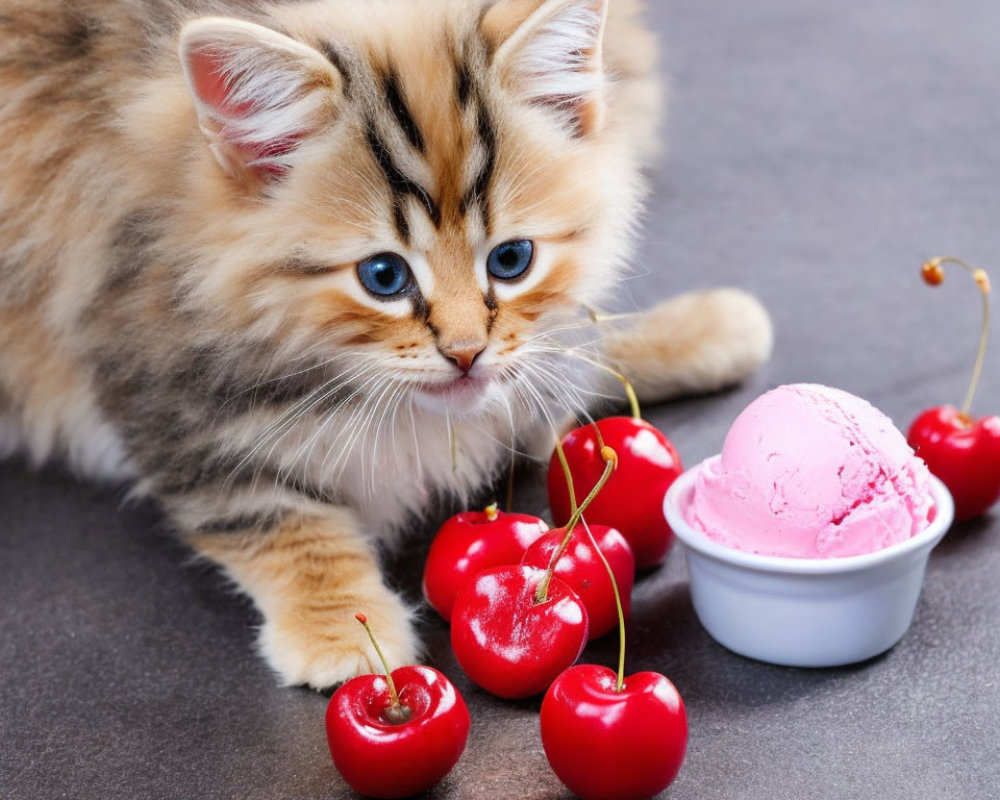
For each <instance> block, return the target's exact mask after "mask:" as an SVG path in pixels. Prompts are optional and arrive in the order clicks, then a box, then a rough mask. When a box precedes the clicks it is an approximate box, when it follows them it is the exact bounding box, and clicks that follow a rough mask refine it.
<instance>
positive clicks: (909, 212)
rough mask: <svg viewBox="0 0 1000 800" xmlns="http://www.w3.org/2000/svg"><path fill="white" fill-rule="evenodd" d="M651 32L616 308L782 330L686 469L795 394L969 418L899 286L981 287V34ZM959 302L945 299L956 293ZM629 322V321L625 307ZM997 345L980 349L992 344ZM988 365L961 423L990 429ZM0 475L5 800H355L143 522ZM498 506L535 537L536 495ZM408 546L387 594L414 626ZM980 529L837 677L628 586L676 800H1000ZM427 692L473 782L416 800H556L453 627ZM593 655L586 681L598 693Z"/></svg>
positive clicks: (996, 268) (936, 11)
mask: <svg viewBox="0 0 1000 800" xmlns="http://www.w3.org/2000/svg"><path fill="white" fill-rule="evenodd" d="M651 17H652V19H653V21H654V24H655V26H656V27H657V29H658V30H660V31H661V32H662V34H663V41H664V45H665V51H666V54H665V59H664V60H665V67H666V69H667V71H668V72H669V73H670V74H671V76H672V83H673V90H672V96H673V100H672V102H673V105H672V116H671V122H670V124H669V125H668V139H669V146H670V159H669V162H668V163H667V164H666V165H665V166H664V167H662V168H661V169H660V170H659V171H658V173H657V175H656V191H655V195H654V197H653V199H652V203H651V208H650V214H649V218H648V223H649V224H648V226H647V227H648V231H647V236H646V240H645V244H644V246H643V249H642V258H641V261H640V270H639V273H640V274H639V275H638V276H637V277H636V278H635V279H634V280H632V281H630V282H629V283H628V286H627V288H628V290H629V292H630V294H631V295H632V296H633V297H635V298H647V297H653V296H655V297H659V296H666V295H668V294H671V293H674V292H677V291H680V290H683V289H687V288H691V287H695V286H710V285H717V284H723V283H730V284H736V285H740V286H743V287H746V288H749V289H751V290H753V291H755V292H757V293H758V294H759V295H760V296H761V297H762V298H763V299H764V301H765V303H766V304H767V305H768V306H769V308H770V310H771V311H772V313H773V315H774V318H775V322H776V326H777V334H778V339H777V346H776V350H775V356H774V360H773V362H772V363H771V364H770V365H769V366H768V367H767V368H766V369H765V370H763V371H762V372H761V373H760V374H759V375H757V376H756V377H755V378H754V379H753V380H752V381H751V382H749V383H748V384H747V385H745V386H743V387H741V388H740V389H738V390H736V391H733V392H729V393H725V394H721V395H718V396H714V397H711V398H702V399H699V400H695V401H689V402H684V403H678V404H673V405H670V406H665V407H661V408H656V409H650V410H649V416H650V417H651V418H652V419H653V421H654V422H656V423H657V424H658V425H660V427H662V428H663V429H664V430H665V431H666V432H667V433H668V435H670V436H671V438H673V440H674V441H675V443H676V444H677V446H678V448H679V449H680V451H681V453H682V455H683V456H684V458H685V460H686V461H687V462H688V463H694V462H695V461H696V460H698V459H700V458H702V457H704V456H707V455H709V454H711V453H713V452H715V451H717V450H718V448H719V446H720V445H721V441H722V438H723V435H724V433H725V430H726V428H727V427H728V425H729V423H730V422H731V421H732V419H733V417H734V416H735V415H736V413H738V411H739V410H740V409H741V408H742V407H743V406H744V405H745V404H746V403H747V402H748V401H749V400H750V399H752V398H753V397H754V396H755V395H756V394H757V393H759V392H760V391H762V390H764V389H766V388H768V387H770V386H772V385H775V384H778V383H784V382H788V381H798V380H817V381H822V382H825V383H830V384H833V385H837V386H840V387H843V388H845V389H848V390H850V391H853V392H856V393H858V394H861V395H863V396H866V397H868V398H869V399H871V400H872V401H873V402H874V403H875V404H876V405H878V406H880V407H881V408H883V409H884V410H885V411H886V412H887V413H888V414H889V415H890V416H892V417H893V418H894V419H895V420H896V422H897V423H898V424H900V425H905V424H907V423H908V421H909V420H910V418H912V417H913V416H914V415H915V413H916V412H917V411H918V410H919V409H922V408H924V407H926V406H929V405H935V404H938V403H942V402H957V401H959V400H960V399H961V396H962V394H963V392H964V385H965V381H966V376H967V373H968V370H969V368H970V362H971V358H972V351H973V348H974V346H975V336H976V332H977V318H976V315H977V314H978V305H977V301H976V298H975V296H974V292H973V290H972V289H971V288H970V285H967V284H966V283H965V281H964V280H951V281H949V282H948V283H947V284H946V285H945V286H944V287H942V288H941V289H939V290H938V291H937V292H936V293H932V292H931V291H930V290H928V289H926V288H925V287H923V286H922V284H921V283H920V281H919V280H918V277H917V268H918V266H919V264H920V262H921V261H922V260H923V259H924V258H925V257H927V256H928V255H932V254H934V253H937V252H947V253H954V254H958V255H962V256H964V257H966V258H968V259H970V260H972V261H974V262H977V263H980V264H981V265H983V266H989V267H991V268H992V269H993V274H994V279H995V280H1000V261H998V260H997V254H998V253H1000V224H998V221H1000V47H998V46H997V44H996V42H997V39H998V36H1000V4H997V3H995V2H992V0H937V2H923V1H917V2H910V3H901V2H898V0H871V2H867V3H865V4H863V5H861V4H856V5H854V6H853V7H852V8H850V9H849V10H845V9H843V8H842V7H839V6H838V5H837V4H834V3H829V2H825V1H824V2H818V1H817V0H759V2H755V3H746V4H740V3H718V2H716V3H711V2H696V0H684V1H683V2H682V1H681V0H670V2H668V3H662V4H657V5H656V8H655V9H654V10H653V13H652V14H651ZM956 277H960V276H956ZM637 304H638V305H642V302H638V303H637ZM995 339H996V337H994V340H995ZM998 364H1000V346H997V343H996V342H995V341H994V348H993V351H992V353H991V354H990V358H989V362H988V365H987V369H986V376H985V382H984V384H983V385H982V387H981V389H980V395H979V400H978V403H977V405H978V407H979V409H980V410H984V409H989V410H992V411H1000V369H998V368H997V367H998ZM120 500H121V498H120V497H119V496H117V495H115V494H112V493H108V492H103V491H100V490H94V489H91V488H88V487H86V486H81V485H80V484H77V483H75V482H73V481H72V480H69V479H66V478H63V477H61V476H59V475H58V474H54V473H51V472H46V473H43V474H41V475H32V474H27V473H25V472H23V471H21V470H19V469H17V468H16V467H13V466H8V467H0V527H2V530H0V601H2V610H0V797H3V798H11V799H12V800H13V798H18V799H20V798H24V799H25V800H27V799H28V798H30V799H31V800H36V799H37V798H57V797H67V798H113V797H137V798H195V797H197V798H261V800H265V799H266V800H277V799H278V798H346V797H350V796H351V793H350V792H349V791H347V790H346V789H345V787H344V786H343V784H342V783H340V781H339V778H338V777H337V775H336V773H335V771H334V769H333V766H332V764H331V763H330V760H329V756H328V754H327V752H326V742H325V738H324V734H323V727H322V724H323V723H322V719H323V711H324V708H325V703H326V700H325V698H324V697H322V696H320V695H317V694H314V693H310V692H307V691H302V690H287V689H278V688H276V687H275V686H274V684H273V681H272V679H271V677H270V675H269V674H268V673H267V670H266V669H265V667H264V666H263V664H262V663H261V662H260V661H259V660H257V659H256V658H255V657H254V656H253V654H252V641H253V632H252V626H253V623H254V617H253V614H252V612H251V610H250V609H249V608H248V607H247V606H246V605H245V604H244V603H242V602H241V601H239V600H238V599H236V598H233V597H232V596H231V595H229V594H228V593H227V591H226V589H225V587H224V586H223V585H222V584H221V582H220V581H219V579H218V578H217V577H216V576H215V575H214V574H212V573H211V572H206V571H202V570H197V569H193V568H190V567H187V566H185V554H184V552H183V551H182V550H180V549H179V548H178V547H177V546H176V545H174V544H173V543H172V542H171V540H170V539H169V538H168V537H167V536H165V535H164V534H163V532H162V531H161V530H160V527H159V523H158V520H157V518H156V515H155V513H154V512H152V511H151V510H149V509H142V508H140V509H129V508H123V507H122V506H121V502H120ZM519 505H521V506H522V507H523V508H525V509H527V510H540V509H541V507H542V505H543V498H542V495H541V493H540V491H539V487H538V483H537V479H536V477H533V476H530V475H525V476H523V479H522V485H521V491H520V494H519ZM425 547H426V545H425V544H415V545H413V547H412V549H411V553H410V557H409V560H408V561H407V560H400V562H399V563H397V564H395V565H394V567H393V571H394V574H395V576H396V579H397V581H398V582H399V584H400V585H401V586H403V587H404V588H405V589H406V590H407V591H408V592H409V593H410V594H411V596H415V592H416V590H417V573H418V570H419V564H420V559H421V557H422V554H423V552H424V548H425ZM998 575H1000V515H998V514H997V512H994V513H993V514H992V515H991V516H988V517H986V518H985V519H982V520H980V521H978V522H975V523H971V524H969V525H966V526H964V527H963V528H960V529H956V530H954V531H953V532H952V533H951V534H950V535H949V537H948V538H947V539H946V540H945V542H944V543H943V544H942V545H941V546H940V547H939V548H938V549H937V550H936V551H935V553H934V555H933V557H932V559H931V563H930V567H929V569H928V574H927V580H926V584H925V589H924V593H923V596H922V599H921V601H920V605H919V608H918V612H917V618H916V620H915V622H914V625H913V627H912V629H911V630H910V632H909V633H908V635H907V636H906V638H905V639H904V640H903V641H902V643H901V644H900V645H898V646H897V647H896V648H895V649H893V650H892V651H891V652H890V653H888V654H887V655H885V656H882V657H880V658H877V659H875V660H873V661H871V662H869V663H866V664H863V665H860V666H857V667H852V668H845V669H838V670H817V671H804V670H794V669H783V668H778V667H772V666H767V665H764V664H759V663H755V662H751V661H748V660H745V659H742V658H740V657H738V656H735V655H732V654H730V653H728V652H726V651H725V650H723V649H722V648H721V647H719V646H718V645H716V644H714V643H713V642H712V641H711V640H710V639H709V638H708V637H707V635H706V634H705V633H704V632H703V631H702V630H701V629H700V627H699V625H698V623H697V621H696V620H695V618H694V616H693V612H692V609H691V605H690V602H689V600H688V597H687V587H686V582H685V573H684V565H683V559H682V558H681V555H680V553H679V552H676V551H675V552H673V553H672V554H671V556H670V558H669V560H668V563H667V566H666V567H665V568H664V569H662V570H660V571H659V572H656V573H654V574H651V575H649V576H646V577H645V578H644V579H643V580H642V581H640V583H639V584H638V587H637V590H636V596H635V603H634V615H633V618H632V620H631V623H630V632H629V637H630V641H631V643H632V650H631V654H630V658H629V661H630V669H632V670H640V669H650V668H651V669H657V670H660V671H662V672H665V673H666V674H667V675H668V676H670V677H671V678H672V680H673V681H674V682H675V683H676V685H677V686H678V688H679V689H680V691H681V693H682V694H683V696H684V698H685V701H686V703H687V708H688V712H689V717H690V725H691V740H690V749H689V754H688V758H687V761H686V763H685V765H684V767H683V769H682V771H681V774H680V776H679V777H678V779H677V781H676V782H675V784H674V785H673V786H672V787H671V788H670V789H669V790H668V791H667V792H666V793H665V796H666V797H669V798H673V800H689V799H692V800H693V799H695V798H697V799H698V800H711V799H712V798H724V799H725V800H734V799H739V798H747V800H750V799H751V798H752V799H753V800H772V799H773V798H795V799H796V800H811V799H812V798H823V800H837V799H839V798H845V799H846V798H859V797H880V798H885V799H889V798H899V799H900V800H902V799H903V798H906V799H907V800H922V799H923V798H928V799H930V798H933V799H934V800H980V799H981V798H983V799H985V798H997V797H1000V788H998V787H1000V745H998V743H997V737H996V732H995V720H996V718H997V715H998V712H1000V668H998V666H997V665H998V664H1000V625H998V624H997V611H998V609H1000V580H998V578H997V576H998ZM424 628H425V632H426V637H427V640H428V642H429V644H430V652H431V660H432V661H433V663H435V664H436V665H437V666H439V667H440V668H442V669H444V670H445V671H446V672H447V673H448V674H450V675H451V676H452V677H454V678H455V679H456V681H457V683H458V685H459V687H460V689H461V690H462V691H463V693H464V694H465V696H466V698H467V700H468V701H469V703H470V706H471V708H472V714H473V728H472V735H471V739H470V743H469V747H468V750H467V751H466V754H465V756H464V757H463V759H462V761H461V762H460V763H459V765H458V766H457V768H456V769H455V771H454V772H453V773H452V775H451V776H450V777H449V778H448V779H447V780H446V782H445V783H443V784H442V785H441V786H440V787H438V789H437V790H435V791H434V792H433V793H432V795H431V796H433V797H435V798H446V797H447V798H491V799H492V798H561V797H564V796H565V792H564V791H563V790H562V789H561V786H560V785H559V783H558V782H557V781H556V779H555V778H554V776H552V774H551V773H550V772H549V770H548V767H547V765H546V763H545V759H544V755H543V754H542V751H541V745H540V743H539V740H538V732H537V714H536V709H537V704H536V703H533V702H527V703H519V704H510V703H506V702H502V701H499V700H496V699H493V698H491V697H489V696H487V695H485V694H484V693H482V692H479V691H477V690H475V689H474V688H472V687H470V686H469V685H468V684H467V683H466V682H465V681H464V680H463V679H462V677H461V674H460V672H459V671H458V669H457V667H456V665H455V663H454V661H453V659H452V657H451V655H450V651H449V647H448V640H447V630H446V628H445V626H444V625H443V624H442V623H440V622H438V621H436V620H434V619H432V618H431V617H430V616H428V618H427V620H426V622H425V625H424ZM614 650H615V645H614V642H613V641H609V642H602V643H599V644H598V645H596V646H593V647H592V648H591V649H590V651H589V652H588V654H587V657H588V658H591V659H596V660H600V661H603V662H606V663H609V664H610V663H613V661H614Z"/></svg>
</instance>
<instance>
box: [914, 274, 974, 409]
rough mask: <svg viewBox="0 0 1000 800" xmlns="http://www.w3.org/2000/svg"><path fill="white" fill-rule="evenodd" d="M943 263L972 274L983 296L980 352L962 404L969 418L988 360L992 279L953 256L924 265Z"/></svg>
mask: <svg viewBox="0 0 1000 800" xmlns="http://www.w3.org/2000/svg"><path fill="white" fill-rule="evenodd" d="M942 264H956V265H957V266H959V267H962V269H964V270H965V271H966V272H968V273H969V274H970V275H972V277H973V278H974V279H975V281H976V285H977V286H978V287H979V292H980V294H981V295H982V298H983V329H982V333H981V334H980V337H979V353H978V355H977V356H976V364H975V366H974V367H973V368H972V381H971V382H970V383H969V390H968V391H967V392H966V394H965V402H964V403H963V404H962V416H963V417H966V418H968V416H969V412H970V411H971V409H972V399H973V398H974V397H975V395H976V388H977V387H978V386H979V378H980V376H981V375H982V374H983V364H984V363H985V362H986V345H987V342H988V341H989V337H990V280H989V277H988V276H987V274H986V270H983V269H976V268H975V267H973V266H971V265H970V264H967V263H966V262H965V261H962V259H960V258H954V257H953V256H938V257H936V258H932V259H930V261H927V262H926V263H925V265H924V267H925V270H926V268H927V267H928V266H930V267H931V268H932V269H933V268H938V269H939V268H940V266H941V265H942Z"/></svg>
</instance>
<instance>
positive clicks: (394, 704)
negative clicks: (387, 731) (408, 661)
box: [354, 614, 413, 723]
mask: <svg viewBox="0 0 1000 800" xmlns="http://www.w3.org/2000/svg"><path fill="white" fill-rule="evenodd" d="M354 618H355V619H356V620H357V621H358V622H360V623H361V625H362V627H364V629H365V632H366V633H367V634H368V638H369V639H371V640H372V647H374V648H375V652H376V653H378V657H379V661H381V662H382V668H383V669H384V670H385V682H386V684H388V686H389V700H390V704H389V708H387V709H386V712H385V715H386V718H387V719H388V720H389V722H395V723H400V722H406V721H407V720H408V719H409V718H410V715H411V714H412V713H413V712H412V711H410V709H409V708H407V707H406V706H404V705H403V704H402V703H400V702H399V695H398V694H396V684H395V683H394V682H393V680H392V673H390V672H389V662H388V661H386V660H385V653H383V652H382V648H381V647H379V646H378V642H377V641H376V640H375V634H374V633H372V629H371V628H370V627H368V617H366V616H365V615H364V614H355V615H354Z"/></svg>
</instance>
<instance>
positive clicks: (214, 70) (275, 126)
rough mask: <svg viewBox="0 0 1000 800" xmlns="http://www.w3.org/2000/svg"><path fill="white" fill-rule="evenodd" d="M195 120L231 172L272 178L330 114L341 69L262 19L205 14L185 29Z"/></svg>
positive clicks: (244, 177) (183, 51)
mask: <svg viewBox="0 0 1000 800" xmlns="http://www.w3.org/2000/svg"><path fill="white" fill-rule="evenodd" d="M180 58H181V64H182V65H183V68H184V76H185V77H186V78H187V83H188V88H189V89H190V90H191V95H192V97H193V98H194V105H195V109H196V111H197V113H198V123H199V125H200V126H201V130H202V132H203V133H204V134H205V136H206V137H207V138H208V142H209V147H210V148H211V150H212V153H213V154H214V155H215V158H216V160H218V162H219V164H220V165H221V166H222V168H223V169H224V170H226V172H228V173H229V174H230V175H232V176H233V177H234V178H236V179H238V180H240V181H248V180H249V181H251V182H253V181H260V180H268V179H273V178H275V177H278V176H281V175H283V174H284V173H285V172H286V171H287V170H288V159H287V156H288V154H289V153H291V151H292V150H294V149H295V148H296V147H298V146H299V144H300V142H301V141H302V139H303V138H305V137H306V136H308V135H309V134H310V133H312V132H314V131H315V130H317V129H318V128H319V127H320V126H322V125H323V124H324V123H325V122H328V121H330V120H332V119H333V116H334V113H335V106H336V103H337V101H338V100H339V98H340V97H341V95H342V90H343V82H342V78H341V76H340V73H339V72H338V71H337V70H336V69H335V68H334V66H333V65H332V64H331V63H330V62H329V61H328V60H327V59H325V58H324V57H323V56H322V55H320V54H319V53H318V52H317V51H316V50H313V49H312V48H311V47H308V46H307V45H304V44H302V43H300V42H297V41H295V40H294V39H290V38H288V37H287V36H284V35H282V34H280V33H277V32H275V31H272V30H271V29H270V28H265V27H263V26H261V25H254V24H253V23H250V22H242V21H240V20H235V19H225V18H216V17H205V18H202V19H196V20H194V21H192V22H189V23H188V24H187V25H185V26H184V29H183V30H182V31H181V35H180Z"/></svg>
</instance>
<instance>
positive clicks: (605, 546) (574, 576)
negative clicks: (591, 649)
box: [521, 525, 635, 639]
mask: <svg viewBox="0 0 1000 800" xmlns="http://www.w3.org/2000/svg"><path fill="white" fill-rule="evenodd" d="M590 532H591V533H592V534H593V536H594V541H596V542H597V546H598V548H599V549H600V551H601V552H602V553H603V554H604V557H605V558H606V559H607V561H608V564H609V565H610V567H611V570H612V572H614V575H615V581H616V582H617V583H618V591H619V593H620V595H621V602H622V611H623V613H624V614H625V616H626V617H628V612H629V606H630V605H631V600H632V584H633V583H634V582H635V556H633V555H632V548H631V547H629V544H628V542H627V541H626V540H625V537H624V536H622V535H621V534H620V533H619V532H618V531H617V530H615V529H614V528H609V527H608V526H606V525H591V526H590ZM565 535H566V529H565V528H556V529H555V530H551V531H549V532H548V533H547V534H545V535H544V536H542V538H541V539H539V540H538V541H536V542H535V543H534V544H533V545H531V547H529V548H528V549H527V551H526V552H525V554H524V558H522V559H521V563H522V564H524V565H526V566H532V567H540V568H541V569H547V568H548V566H549V562H550V561H551V560H552V554H553V553H554V552H555V551H556V550H557V549H558V548H559V545H560V544H561V542H562V540H563V537H564V536H565ZM554 574H555V576H556V577H557V578H561V579H562V580H563V581H565V582H566V583H567V584H568V585H569V587H570V588H571V589H572V590H573V591H574V592H576V593H577V595H578V596H579V598H580V599H581V600H582V601H583V605H584V607H585V608H586V609H587V619H588V620H589V623H590V637H589V638H590V639H596V638H598V637H599V636H604V635H605V634H606V633H609V632H610V631H612V630H613V629H614V628H616V627H617V626H618V609H617V607H616V605H615V592H614V589H613V588H612V586H611V579H610V578H609V577H608V572H607V570H606V569H605V568H604V564H603V563H601V560H600V558H599V557H598V555H597V553H595V552H594V546H593V545H592V544H591V542H590V537H589V536H587V532H586V531H585V530H584V528H583V526H582V525H577V526H576V530H575V531H574V532H573V538H572V539H571V540H570V543H569V546H568V547H567V548H566V550H565V551H564V552H563V554H562V555H561V556H559V560H558V561H557V562H556V567H555V572H554Z"/></svg>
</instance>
